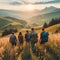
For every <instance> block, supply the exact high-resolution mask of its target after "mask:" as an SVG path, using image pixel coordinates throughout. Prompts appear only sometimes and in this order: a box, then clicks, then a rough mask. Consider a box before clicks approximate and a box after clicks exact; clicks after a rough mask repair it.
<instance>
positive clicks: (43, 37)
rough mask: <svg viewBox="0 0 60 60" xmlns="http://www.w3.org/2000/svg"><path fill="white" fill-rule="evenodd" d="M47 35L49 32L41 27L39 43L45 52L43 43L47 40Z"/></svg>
mask: <svg viewBox="0 0 60 60" xmlns="http://www.w3.org/2000/svg"><path fill="white" fill-rule="evenodd" d="M48 35H49V33H48V32H46V31H45V29H44V28H43V29H42V32H41V35H40V39H41V41H40V44H41V47H42V49H43V50H44V51H45V52H46V48H45V43H47V42H48Z"/></svg>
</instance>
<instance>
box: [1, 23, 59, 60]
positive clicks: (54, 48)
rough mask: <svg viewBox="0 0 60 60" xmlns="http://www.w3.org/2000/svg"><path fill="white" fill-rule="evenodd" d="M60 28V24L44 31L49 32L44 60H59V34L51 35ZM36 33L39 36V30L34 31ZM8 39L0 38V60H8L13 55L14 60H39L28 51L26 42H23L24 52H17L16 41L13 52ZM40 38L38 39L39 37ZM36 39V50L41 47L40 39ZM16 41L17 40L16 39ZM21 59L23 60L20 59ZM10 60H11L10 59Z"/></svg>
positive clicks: (7, 37) (6, 37)
mask: <svg viewBox="0 0 60 60" xmlns="http://www.w3.org/2000/svg"><path fill="white" fill-rule="evenodd" d="M59 27H60V24H57V25H55V26H52V27H49V28H47V29H46V30H47V31H49V32H50V34H49V41H48V43H46V47H47V48H48V54H47V55H46V56H45V60H59V58H60V33H56V34H55V33H53V34H52V32H55V30H56V29H57V28H59ZM22 32H23V35H24V34H25V31H24V30H22ZM36 32H37V33H38V36H39V35H40V32H41V30H36ZM15 35H16V36H17V37H18V33H15ZM9 37H10V35H8V36H5V37H0V60H9V57H10V58H11V57H12V56H14V55H15V59H14V60H29V59H30V60H39V59H38V58H37V57H36V55H35V54H33V53H32V51H31V49H30V51H29V48H28V47H27V46H26V42H25V40H24V50H23V51H22V52H20V50H19V42H18V40H17V46H16V47H14V51H13V49H12V47H11V44H10V43H9ZM39 38H40V37H39ZM39 38H38V43H37V49H40V47H41V45H40V44H39V41H40V39H39ZM17 39H18V38H17ZM22 57H23V58H24V57H25V58H24V59H22ZM28 57H29V59H28ZM10 60H11V59H10Z"/></svg>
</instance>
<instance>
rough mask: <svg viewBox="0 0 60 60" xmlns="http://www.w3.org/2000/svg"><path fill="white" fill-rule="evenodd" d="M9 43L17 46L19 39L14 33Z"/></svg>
mask: <svg viewBox="0 0 60 60" xmlns="http://www.w3.org/2000/svg"><path fill="white" fill-rule="evenodd" d="M9 41H10V43H11V44H12V46H16V42H17V38H16V36H15V35H14V33H12V35H11V36H10V39H9Z"/></svg>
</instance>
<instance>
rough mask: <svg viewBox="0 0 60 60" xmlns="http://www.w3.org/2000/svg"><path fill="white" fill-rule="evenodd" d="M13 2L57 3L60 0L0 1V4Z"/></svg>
mask: <svg viewBox="0 0 60 60" xmlns="http://www.w3.org/2000/svg"><path fill="white" fill-rule="evenodd" d="M13 1H19V2H22V1H25V2H49V1H56V2H59V1H60V0H0V3H10V2H13Z"/></svg>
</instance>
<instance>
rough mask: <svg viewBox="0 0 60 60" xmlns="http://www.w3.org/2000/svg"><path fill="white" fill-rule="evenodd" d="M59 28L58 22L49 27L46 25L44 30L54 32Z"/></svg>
mask: <svg viewBox="0 0 60 60" xmlns="http://www.w3.org/2000/svg"><path fill="white" fill-rule="evenodd" d="M59 28H60V24H56V25H53V26H51V27H48V28H47V29H46V30H47V31H49V32H55V31H56V30H58V29H59Z"/></svg>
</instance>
